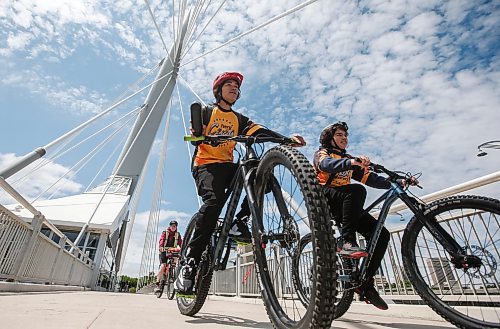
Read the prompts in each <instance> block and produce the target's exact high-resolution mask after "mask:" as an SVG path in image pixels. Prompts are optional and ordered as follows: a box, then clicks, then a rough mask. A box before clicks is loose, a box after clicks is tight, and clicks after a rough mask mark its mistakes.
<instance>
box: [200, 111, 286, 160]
mask: <svg viewBox="0 0 500 329" xmlns="http://www.w3.org/2000/svg"><path fill="white" fill-rule="evenodd" d="M202 122H203V125H205V126H206V128H205V130H204V131H203V135H205V136H209V135H210V136H218V135H225V136H238V135H243V134H244V135H249V136H252V135H254V136H255V135H260V134H264V135H267V136H272V137H283V136H282V135H280V134H278V133H275V132H273V131H271V130H269V129H267V128H264V127H263V126H261V125H259V124H256V123H253V122H252V121H251V120H250V119H249V118H248V117H246V116H244V115H243V114H241V113H238V112H235V111H233V110H224V109H222V108H220V107H218V106H216V105H212V106H211V105H209V106H205V107H203V108H202ZM235 146H236V142H224V143H221V144H219V145H217V146H212V145H208V144H198V145H197V146H196V151H195V154H194V158H193V167H196V166H201V165H205V164H210V163H222V162H233V151H234V148H235Z"/></svg>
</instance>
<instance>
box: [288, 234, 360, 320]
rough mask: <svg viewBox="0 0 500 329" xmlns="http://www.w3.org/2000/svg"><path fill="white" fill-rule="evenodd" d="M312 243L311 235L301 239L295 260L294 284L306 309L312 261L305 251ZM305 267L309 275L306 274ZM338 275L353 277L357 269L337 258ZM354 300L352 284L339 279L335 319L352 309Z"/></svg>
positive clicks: (350, 262) (349, 262) (344, 260)
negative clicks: (354, 270)
mask: <svg viewBox="0 0 500 329" xmlns="http://www.w3.org/2000/svg"><path fill="white" fill-rule="evenodd" d="M309 243H311V234H306V235H305V236H303V237H302V238H301V239H300V244H299V247H298V249H297V252H298V254H297V256H296V257H294V258H293V277H292V278H293V283H294V285H295V288H296V289H297V295H298V297H299V299H300V301H301V302H302V305H304V307H308V305H309V299H310V282H311V273H310V260H309V259H308V256H309V255H306V254H307V253H310V251H305V250H304V249H305V247H306V246H307V245H308V244H309ZM304 267H306V269H307V273H305V272H304ZM336 267H337V275H351V274H352V272H353V269H354V268H355V266H354V264H353V261H352V260H350V259H345V258H343V257H340V256H337V266H336ZM353 298H354V290H353V287H352V285H351V283H350V282H343V281H341V280H340V278H338V280H337V287H336V295H335V312H334V315H333V318H334V319H338V318H340V317H341V316H343V315H344V314H345V313H346V312H347V311H348V310H349V307H351V304H352V301H353Z"/></svg>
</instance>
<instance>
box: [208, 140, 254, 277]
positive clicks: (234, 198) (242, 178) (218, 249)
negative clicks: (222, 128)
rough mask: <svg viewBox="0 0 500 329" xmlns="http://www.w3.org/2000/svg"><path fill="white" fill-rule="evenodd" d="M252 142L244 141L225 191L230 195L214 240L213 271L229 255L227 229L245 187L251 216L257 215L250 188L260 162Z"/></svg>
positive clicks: (223, 263) (221, 266)
mask: <svg viewBox="0 0 500 329" xmlns="http://www.w3.org/2000/svg"><path fill="white" fill-rule="evenodd" d="M252 145H253V143H245V150H246V152H245V155H244V156H243V158H242V159H240V160H239V163H238V169H237V171H236V174H235V175H234V178H233V181H232V182H231V185H230V187H229V189H228V191H227V192H226V200H227V197H228V196H230V198H229V202H228V203H227V210H226V214H225V216H224V219H223V223H222V227H221V229H220V233H219V236H218V239H217V241H216V245H215V250H214V252H213V262H212V265H213V267H214V271H218V270H223V269H225V267H226V265H227V260H228V258H229V257H228V256H229V249H230V247H231V245H230V244H227V242H228V238H229V230H230V228H231V223H232V221H233V218H234V215H235V213H236V209H237V207H238V201H239V200H240V197H241V192H242V191H243V189H245V192H246V194H247V199H248V203H249V207H250V212H251V215H252V216H253V218H257V217H255V216H259V212H258V211H257V203H256V197H255V191H254V190H253V188H252V185H253V182H254V179H255V171H256V169H257V166H258V164H259V162H260V160H259V158H258V157H257V155H256V153H255V151H254V149H253V148H252ZM226 248H227V250H226V253H227V254H226V255H227V257H223V256H222V254H223V252H224V249H226Z"/></svg>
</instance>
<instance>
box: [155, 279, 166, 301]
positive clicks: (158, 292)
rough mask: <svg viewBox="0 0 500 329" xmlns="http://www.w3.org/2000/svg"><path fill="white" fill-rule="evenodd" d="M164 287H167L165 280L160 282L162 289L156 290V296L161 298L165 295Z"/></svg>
mask: <svg viewBox="0 0 500 329" xmlns="http://www.w3.org/2000/svg"><path fill="white" fill-rule="evenodd" d="M163 289H165V280H162V281H161V282H160V289H159V290H158V291H155V295H156V298H161V296H163Z"/></svg>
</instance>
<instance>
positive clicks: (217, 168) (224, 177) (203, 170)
mask: <svg viewBox="0 0 500 329" xmlns="http://www.w3.org/2000/svg"><path fill="white" fill-rule="evenodd" d="M237 169H238V165H237V164H235V163H229V162H226V163H213V164H207V165H202V166H198V167H195V168H194V169H193V177H194V179H195V182H196V187H197V189H198V195H199V196H200V197H201V199H202V200H203V204H202V205H201V207H200V209H199V210H198V212H197V213H196V214H194V216H193V218H192V219H193V220H196V228H195V231H194V233H193V236H192V238H191V240H190V241H189V245H188V247H189V249H188V255H187V257H188V258H191V257H192V258H194V259H195V260H196V262H198V261H199V260H200V258H201V254H202V253H203V251H204V250H205V248H206V246H207V244H208V242H209V241H210V237H211V236H212V233H213V232H214V230H215V226H216V224H217V219H218V218H219V215H220V213H221V211H222V208H223V207H224V203H225V201H226V200H225V198H224V197H225V195H226V189H227V188H228V187H229V186H230V185H231V181H232V179H233V177H234V175H235V174H236V170H237ZM248 214H250V209H249V207H248V202H247V199H246V197H245V198H244V199H243V202H242V204H241V210H240V212H239V213H238V214H237V215H236V217H237V218H242V217H243V216H244V215H248Z"/></svg>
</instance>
